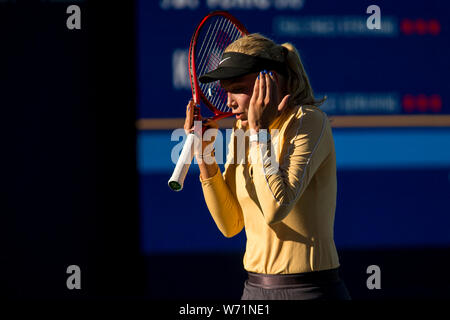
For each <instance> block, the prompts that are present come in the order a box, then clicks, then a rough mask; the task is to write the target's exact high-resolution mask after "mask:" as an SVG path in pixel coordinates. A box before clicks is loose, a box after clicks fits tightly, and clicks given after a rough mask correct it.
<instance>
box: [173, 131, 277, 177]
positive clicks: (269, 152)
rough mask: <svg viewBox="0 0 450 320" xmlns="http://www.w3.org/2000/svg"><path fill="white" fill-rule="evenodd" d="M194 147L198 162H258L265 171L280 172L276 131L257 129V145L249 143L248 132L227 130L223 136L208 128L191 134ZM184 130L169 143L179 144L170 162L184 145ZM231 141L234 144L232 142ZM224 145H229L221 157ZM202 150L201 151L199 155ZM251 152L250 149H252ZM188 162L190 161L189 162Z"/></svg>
mask: <svg viewBox="0 0 450 320" xmlns="http://www.w3.org/2000/svg"><path fill="white" fill-rule="evenodd" d="M194 127H195V126H194ZM194 136H195V137H194V145H193V148H192V151H191V152H193V153H194V155H196V159H197V161H198V162H199V163H201V162H202V161H204V162H205V163H206V164H213V163H214V162H216V163H217V164H224V163H228V164H256V163H258V162H261V163H262V164H263V166H264V168H265V169H266V170H270V172H271V173H275V172H277V171H278V169H279V163H278V160H277V159H278V156H279V155H278V151H277V146H278V143H279V136H280V135H279V129H272V130H270V134H269V132H268V130H267V129H260V130H259V133H258V137H259V138H258V144H257V145H255V144H252V143H250V141H249V140H250V132H249V130H243V129H234V130H233V129H226V130H225V137H224V134H223V133H222V131H221V130H218V129H216V128H208V129H207V130H205V131H204V132H203V134H201V133H199V132H198V131H197V132H194ZM186 137H187V136H186V133H185V130H184V129H181V128H180V129H175V130H174V131H173V132H172V135H171V141H179V142H178V143H177V144H176V145H175V146H174V147H173V148H172V152H171V160H172V163H174V164H176V163H177V161H178V158H179V155H180V153H181V150H182V149H183V147H184V143H185V142H186ZM231 139H233V141H231ZM224 143H225V145H227V146H232V148H231V149H230V150H228V155H224V153H223V150H224V149H225V148H224ZM202 148H204V150H203V152H202ZM252 149H253V150H252ZM188 161H190V159H188Z"/></svg>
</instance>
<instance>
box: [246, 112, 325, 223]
mask: <svg viewBox="0 0 450 320" xmlns="http://www.w3.org/2000/svg"><path fill="white" fill-rule="evenodd" d="M299 112H301V114H300V115H299V116H298V118H296V120H295V121H294V123H293V125H291V126H289V128H288V129H287V130H286V132H285V134H284V143H283V147H282V152H281V156H280V161H279V162H277V161H276V157H275V156H274V155H273V152H272V151H273V150H271V146H272V137H271V136H270V135H267V140H266V142H260V143H259V144H258V145H253V146H252V147H251V149H250V157H251V159H252V160H251V161H252V166H253V181H254V183H255V186H256V188H255V189H256V193H257V196H258V200H259V202H260V205H261V208H262V212H263V214H264V219H265V221H266V223H267V224H275V223H278V222H280V221H281V220H283V219H284V218H285V217H286V216H287V215H288V214H289V212H290V211H291V210H292V208H293V207H294V205H295V203H296V202H297V201H298V199H299V198H300V197H301V196H302V194H303V192H304V190H305V189H306V187H307V186H308V184H309V182H310V181H311V179H312V177H313V176H314V174H315V172H316V171H317V169H318V168H319V166H320V164H321V163H322V162H323V161H324V160H325V159H326V157H327V156H328V155H329V153H330V148H327V147H322V148H319V146H320V144H321V143H322V142H323V140H324V139H323V138H324V132H325V131H326V130H325V129H326V124H327V121H328V119H327V117H326V115H325V114H324V113H322V112H321V111H319V112H307V113H304V112H303V109H302V108H301V109H300V110H299Z"/></svg>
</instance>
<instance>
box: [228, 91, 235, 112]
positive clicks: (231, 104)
mask: <svg viewBox="0 0 450 320" xmlns="http://www.w3.org/2000/svg"><path fill="white" fill-rule="evenodd" d="M227 107H228V108H231V109H234V108H236V107H237V104H236V102H235V101H234V99H233V96H232V95H231V93H229V92H227Z"/></svg>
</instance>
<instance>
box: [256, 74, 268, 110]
mask: <svg viewBox="0 0 450 320" xmlns="http://www.w3.org/2000/svg"><path fill="white" fill-rule="evenodd" d="M266 76H267V74H265V73H264V72H260V74H259V77H260V81H259V96H258V100H257V101H258V102H259V103H260V104H262V103H264V101H265V99H266V82H267V79H266ZM262 107H264V106H262Z"/></svg>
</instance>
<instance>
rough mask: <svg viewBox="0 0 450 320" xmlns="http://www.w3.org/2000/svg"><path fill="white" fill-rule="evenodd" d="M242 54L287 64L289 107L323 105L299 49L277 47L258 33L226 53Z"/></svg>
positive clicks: (288, 45)
mask: <svg viewBox="0 0 450 320" xmlns="http://www.w3.org/2000/svg"><path fill="white" fill-rule="evenodd" d="M229 51H232V52H240V53H245V54H249V55H253V56H258V57H263V58H267V59H273V60H276V61H280V62H285V63H286V66H287V68H286V69H287V71H288V75H287V79H286V80H287V91H288V92H287V93H289V94H290V95H291V98H290V99H289V101H290V102H289V105H290V106H294V105H307V104H309V105H316V106H319V105H321V104H322V103H323V102H324V101H325V99H326V97H324V98H322V99H321V100H316V99H315V98H314V93H313V90H312V88H311V84H310V82H309V79H308V75H307V74H306V71H305V69H304V67H303V63H302V61H301V59H300V55H299V53H298V51H297V49H296V48H295V47H294V46H293V45H292V44H291V43H288V42H286V43H283V44H282V45H277V44H276V43H275V42H273V41H272V40H271V39H269V38H266V37H264V36H263V35H261V34H258V33H252V34H249V35H247V36H244V37H242V38H239V39H238V40H236V41H234V42H233V43H231V44H230V45H229V46H228V47H227V48H226V49H225V52H229Z"/></svg>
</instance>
